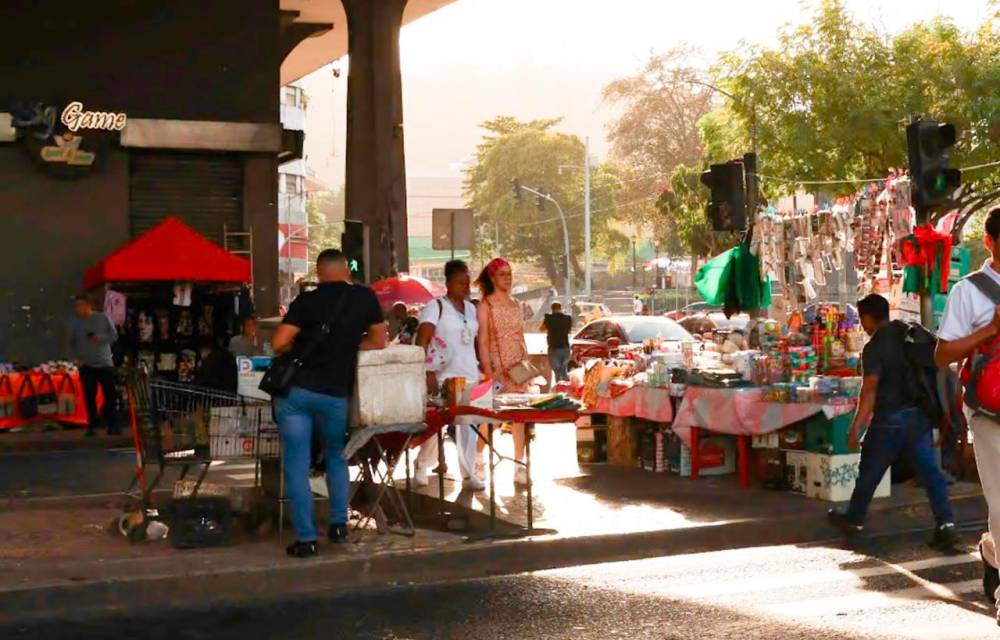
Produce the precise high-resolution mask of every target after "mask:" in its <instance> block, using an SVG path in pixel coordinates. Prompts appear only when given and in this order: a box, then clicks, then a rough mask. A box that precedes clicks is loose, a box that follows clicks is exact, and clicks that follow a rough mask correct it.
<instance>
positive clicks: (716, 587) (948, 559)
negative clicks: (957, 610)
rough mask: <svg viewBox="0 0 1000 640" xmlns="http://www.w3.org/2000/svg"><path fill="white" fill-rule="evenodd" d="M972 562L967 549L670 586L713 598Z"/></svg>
mask: <svg viewBox="0 0 1000 640" xmlns="http://www.w3.org/2000/svg"><path fill="white" fill-rule="evenodd" d="M973 562H977V563H978V562H979V555H978V554H974V553H968V554H962V555H960V556H941V557H938V558H927V559H924V560H913V561H910V562H902V563H900V564H889V563H884V564H882V565H880V566H876V567H866V568H863V569H835V570H828V571H816V572H812V573H792V574H785V575H778V576H774V577H769V578H764V579H759V580H754V579H750V580H743V579H741V580H732V581H729V582H724V583H722V584H715V583H706V582H699V583H697V584H692V585H690V586H688V585H677V587H676V589H674V588H669V587H668V589H669V590H670V591H673V592H675V593H678V594H679V595H683V596H684V597H689V598H711V597H713V596H732V595H740V594H744V593H760V592H763V591H777V590H779V589H790V588H793V587H800V586H806V585H817V584H825V583H830V582H841V581H848V580H849V581H859V582H860V581H861V580H863V579H865V578H872V577H876V576H884V575H891V574H894V573H895V574H903V575H906V576H907V577H909V578H911V579H914V578H918V576H916V575H915V574H913V572H914V571H923V570H925V569H936V568H939V567H950V566H955V565H962V564H969V563H973ZM918 581H919V580H918Z"/></svg>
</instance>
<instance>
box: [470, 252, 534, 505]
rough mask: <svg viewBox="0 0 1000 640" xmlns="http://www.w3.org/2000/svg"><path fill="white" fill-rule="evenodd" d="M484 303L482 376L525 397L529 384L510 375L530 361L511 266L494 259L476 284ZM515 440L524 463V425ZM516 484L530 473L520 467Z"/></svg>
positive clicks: (513, 429)
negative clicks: (515, 379)
mask: <svg viewBox="0 0 1000 640" xmlns="http://www.w3.org/2000/svg"><path fill="white" fill-rule="evenodd" d="M476 284H477V285H478V286H479V290H480V291H481V292H482V294H483V300H482V302H481V303H480V304H479V308H478V310H477V316H478V320H479V336H478V337H477V341H478V346H479V357H480V361H481V363H482V368H483V374H484V375H485V377H486V378H491V379H492V380H493V381H494V385H497V386H498V389H497V390H498V392H499V393H526V392H527V391H528V390H529V388H530V384H528V383H522V384H518V383H516V382H515V381H514V380H512V379H511V378H510V375H509V371H510V370H511V369H513V368H514V367H516V366H517V365H518V364H520V363H521V362H522V361H523V360H525V359H527V357H528V348H527V346H526V345H525V342H524V315H523V312H522V310H521V305H520V304H519V303H518V302H517V300H515V299H514V298H513V297H511V295H510V290H511V288H512V287H513V284H514V276H513V273H512V271H511V268H510V263H509V262H507V261H506V260H504V259H503V258H494V259H493V260H492V261H491V262H490V263H489V264H487V265H486V267H485V268H484V269H483V271H482V273H480V274H479V278H478V279H477V280H476ZM511 432H512V434H513V436H514V457H515V459H517V460H524V425H523V424H514V425H511ZM514 483H515V484H522V485H523V484H527V473H526V472H525V469H524V467H523V466H521V465H518V467H517V470H516V471H515V473H514Z"/></svg>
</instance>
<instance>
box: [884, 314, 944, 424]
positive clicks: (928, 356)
mask: <svg viewBox="0 0 1000 640" xmlns="http://www.w3.org/2000/svg"><path fill="white" fill-rule="evenodd" d="M893 323H894V324H897V327H896V329H897V331H899V332H900V334H901V336H902V342H903V360H904V361H905V362H906V365H907V366H906V371H905V372H904V379H905V381H906V382H905V384H906V390H907V393H908V395H909V397H910V398H911V399H912V400H914V401H916V404H917V406H919V407H920V408H921V409H922V410H923V411H924V413H926V414H927V417H928V418H930V419H931V422H932V423H933V424H938V422H940V420H941V419H942V418H943V417H944V415H945V410H944V408H943V407H942V406H941V400H940V398H939V396H938V392H937V369H938V367H937V363H936V362H934V351H935V350H936V349H937V341H938V339H937V336H936V335H934V334H933V333H932V332H931V331H929V330H928V329H927V328H926V327H924V326H923V325H922V324H920V323H919V322H903V321H902V320H894V321H893Z"/></svg>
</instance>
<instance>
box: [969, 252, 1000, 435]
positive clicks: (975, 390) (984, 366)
mask: <svg viewBox="0 0 1000 640" xmlns="http://www.w3.org/2000/svg"><path fill="white" fill-rule="evenodd" d="M968 279H969V281H971V282H972V284H974V285H976V288H977V289H979V291H980V292H982V294H983V295H984V296H986V297H987V298H989V299H990V300H991V301H992V302H993V304H1000V284H997V282H996V280H994V279H993V278H991V277H990V276H988V275H987V274H985V273H983V272H982V271H977V272H976V273H973V274H971V275H970V276H968ZM962 384H964V385H965V404H966V405H967V406H968V407H969V408H970V409H972V410H973V411H974V412H976V413H979V414H983V415H986V416H989V417H991V418H993V419H994V420H998V421H1000V336H997V337H996V338H994V339H993V340H992V341H990V342H989V343H988V344H985V345H982V346H980V347H979V348H978V349H977V350H976V351H975V352H974V353H973V354H972V355H971V356H969V359H968V360H966V362H965V367H964V368H963V369H962Z"/></svg>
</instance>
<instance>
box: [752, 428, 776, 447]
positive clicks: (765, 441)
mask: <svg viewBox="0 0 1000 640" xmlns="http://www.w3.org/2000/svg"><path fill="white" fill-rule="evenodd" d="M750 446H751V447H753V448H754V449H780V448H781V436H780V435H779V434H778V432H777V431H772V432H771V433H761V434H758V435H755V436H751V438H750Z"/></svg>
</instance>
